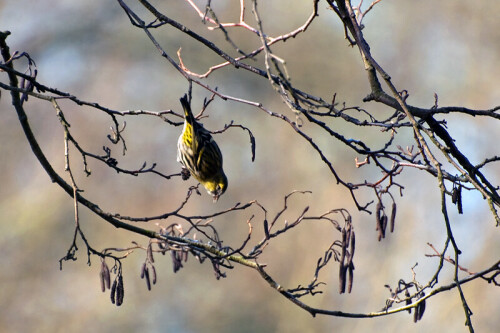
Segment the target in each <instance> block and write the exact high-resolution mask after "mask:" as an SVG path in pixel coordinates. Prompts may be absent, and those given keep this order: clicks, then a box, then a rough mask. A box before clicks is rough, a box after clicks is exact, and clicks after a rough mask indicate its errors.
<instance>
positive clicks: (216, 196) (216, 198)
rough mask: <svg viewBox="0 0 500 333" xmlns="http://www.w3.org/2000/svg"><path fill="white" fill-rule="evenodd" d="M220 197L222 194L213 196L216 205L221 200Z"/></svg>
mask: <svg viewBox="0 0 500 333" xmlns="http://www.w3.org/2000/svg"><path fill="white" fill-rule="evenodd" d="M219 197H220V194H214V195H213V196H212V199H214V203H216V202H217V200H219Z"/></svg>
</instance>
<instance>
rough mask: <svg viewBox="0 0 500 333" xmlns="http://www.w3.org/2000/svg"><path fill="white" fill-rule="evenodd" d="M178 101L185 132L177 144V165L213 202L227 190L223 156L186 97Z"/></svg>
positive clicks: (183, 131)
mask: <svg viewBox="0 0 500 333" xmlns="http://www.w3.org/2000/svg"><path fill="white" fill-rule="evenodd" d="M180 101H181V104H182V108H183V109H184V128H183V130H182V133H181V135H180V136H179V141H178V142H177V161H179V162H180V163H182V165H183V166H184V167H185V168H186V169H187V170H189V172H190V173H191V175H193V177H194V178H196V180H198V181H199V182H200V183H201V184H202V185H203V186H204V187H205V189H206V190H207V192H208V193H209V194H210V195H211V196H212V198H213V199H214V202H216V201H217V200H218V199H219V197H220V196H221V195H222V194H224V192H225V191H226V189H227V177H226V175H225V174H224V170H223V168H222V153H221V151H220V149H219V146H217V143H216V142H215V140H214V139H213V138H212V135H211V134H210V132H208V131H207V130H206V129H205V128H203V126H202V125H201V124H200V123H198V122H197V121H196V119H195V118H194V116H193V112H192V111H191V106H190V105H189V102H188V100H187V95H184V96H183V97H182V98H181V99H180Z"/></svg>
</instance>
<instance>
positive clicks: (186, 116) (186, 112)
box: [180, 94, 194, 124]
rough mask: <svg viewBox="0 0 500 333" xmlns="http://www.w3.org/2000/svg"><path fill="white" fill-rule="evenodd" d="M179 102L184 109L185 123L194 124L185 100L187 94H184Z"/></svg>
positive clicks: (189, 107) (191, 113)
mask: <svg viewBox="0 0 500 333" xmlns="http://www.w3.org/2000/svg"><path fill="white" fill-rule="evenodd" d="M180 101H181V104H182V108H183V109H184V117H185V118H186V121H187V122H188V123H190V124H192V123H194V116H193V112H192V111H191V106H190V105H189V102H188V99H187V94H184V96H182V97H181V99H180Z"/></svg>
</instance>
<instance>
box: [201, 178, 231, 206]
mask: <svg viewBox="0 0 500 333" xmlns="http://www.w3.org/2000/svg"><path fill="white" fill-rule="evenodd" d="M203 186H205V189H206V190H207V192H208V194H210V195H211V196H212V198H213V199H214V202H217V200H219V197H220V196H221V195H223V194H224V192H226V189H227V177H226V175H225V174H224V172H221V173H218V174H217V175H216V176H215V177H213V178H212V179H211V180H209V181H207V182H205V183H204V184H203Z"/></svg>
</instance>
